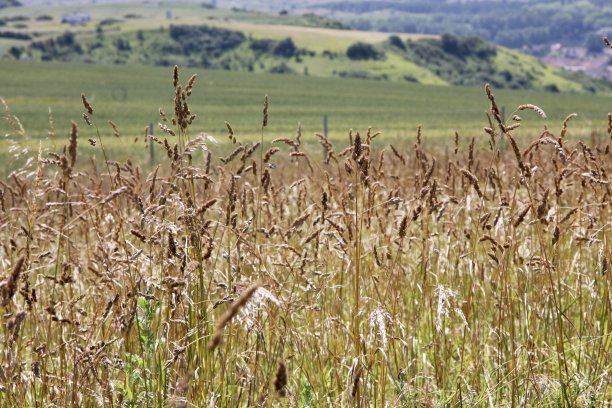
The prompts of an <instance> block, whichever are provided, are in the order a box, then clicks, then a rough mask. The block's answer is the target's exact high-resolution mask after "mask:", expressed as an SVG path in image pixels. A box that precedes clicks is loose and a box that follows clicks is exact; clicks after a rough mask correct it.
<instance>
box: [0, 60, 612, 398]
mask: <svg viewBox="0 0 612 408" xmlns="http://www.w3.org/2000/svg"><path fill="white" fill-rule="evenodd" d="M99 69H101V68H99ZM113 70H115V68H113ZM144 71H145V72H151V71H149V70H144ZM94 73H95V71H94ZM208 75H209V74H208V73H207V74H206V75H203V77H198V78H196V77H195V76H192V77H188V76H183V73H182V72H181V73H179V72H178V70H177V69H176V67H175V70H174V71H173V74H172V77H171V78H170V77H167V72H166V78H163V79H162V81H158V82H154V83H149V84H146V85H145V84H144V83H143V84H142V85H141V86H140V89H145V88H146V89H154V88H155V89H157V90H156V91H154V92H157V93H155V95H158V96H159V97H160V98H161V95H162V94H165V95H166V96H167V97H166V99H165V100H164V101H163V102H160V103H161V104H162V106H164V107H165V108H164V111H163V112H161V113H160V114H159V115H158V116H157V118H155V119H154V120H155V121H156V122H157V121H159V122H160V123H161V124H162V126H161V129H158V130H157V131H156V134H155V136H154V137H148V138H147V139H148V143H154V144H155V145H156V147H157V149H158V151H161V152H163V158H162V157H160V160H159V161H160V163H159V164H158V165H157V166H156V167H155V168H154V169H151V171H149V170H145V168H143V167H142V166H140V163H139V162H138V161H129V160H122V159H121V160H118V159H117V158H116V157H114V152H112V149H110V148H108V149H107V147H111V146H113V144H114V142H113V141H114V140H115V137H114V136H113V134H112V133H113V132H114V130H113V129H112V125H111V128H110V129H111V131H110V134H109V132H108V131H107V130H106V128H107V127H108V126H109V125H108V124H107V122H106V115H110V114H111V113H117V114H119V115H120V119H119V120H118V122H119V121H121V122H120V124H117V126H119V128H121V127H122V126H135V128H138V126H140V125H138V126H137V125H129V123H130V118H129V115H130V114H131V113H130V112H131V110H132V108H133V107H134V106H135V102H130V103H129V104H126V105H125V106H124V108H123V109H122V110H123V115H124V116H121V114H122V113H121V112H119V110H112V109H115V108H109V107H108V106H105V104H106V103H107V102H108V99H103V98H102V97H99V98H95V99H94V98H91V97H88V95H90V96H91V94H90V93H89V92H88V88H87V85H88V84H89V83H91V84H93V83H94V82H95V80H92V79H88V77H87V75H86V74H85V73H84V72H83V74H82V76H81V77H80V78H82V79H80V80H79V79H78V78H73V79H75V82H76V83H79V84H82V85H83V92H84V95H83V96H82V99H81V98H80V97H79V96H78V94H77V97H76V98H77V102H78V105H77V104H76V103H75V102H74V100H72V99H74V98H73V97H72V96H71V95H70V94H66V95H65V96H64V99H63V100H66V101H67V100H69V99H70V98H71V97H72V99H70V102H69V104H68V105H66V106H67V107H68V108H70V109H72V110H73V112H72V115H73V117H79V116H80V113H79V112H81V113H83V118H84V120H80V121H79V122H78V123H77V122H73V123H72V125H71V129H70V132H69V134H68V135H64V134H62V133H60V132H57V134H56V135H55V140H54V143H55V145H56V148H55V150H54V151H45V150H43V149H42V148H41V150H40V153H39V154H38V155H36V154H34V155H32V153H27V152H26V153H23V154H21V153H19V152H17V151H15V152H13V154H14V155H17V156H19V155H25V156H27V157H25V158H23V160H21V161H17V162H19V163H25V164H23V165H22V167H21V168H19V169H17V170H14V171H12V172H11V174H10V175H9V176H7V177H4V178H3V179H2V181H0V226H1V228H0V272H1V276H2V281H1V282H0V296H1V300H2V307H3V317H2V319H3V324H2V329H1V330H2V331H3V336H2V337H1V338H0V350H1V357H0V364H1V370H0V380H1V388H0V405H2V406H40V407H55V406H57V407H68V406H83V407H97V406H101V407H102V406H104V407H131V406H134V407H135V406H153V407H166V406H172V407H199V406H209V407H213V406H218V407H237V406H279V407H281V406H286V407H294V406H300V407H326V406H359V407H387V406H389V407H414V406H422V407H430V406H441V407H442V406H444V407H446V406H483V407H496V406H560V407H562V406H567V407H570V406H571V407H600V406H606V404H609V401H610V400H611V399H612V389H611V387H610V383H611V381H610V379H611V378H610V370H611V369H612V364H611V361H612V359H611V358H610V351H611V350H610V343H611V340H612V336H611V334H610V323H611V319H610V306H611V304H610V284H611V272H610V262H611V257H612V249H611V247H610V239H611V234H610V220H611V217H610V215H611V211H610V205H609V201H610V184H609V177H608V174H610V172H612V166H611V164H612V161H611V160H610V143H611V140H612V115H611V114H608V115H607V117H606V115H600V117H598V118H597V119H598V121H599V123H597V124H596V125H594V126H593V129H601V130H600V131H599V133H597V132H595V134H594V136H593V137H582V138H579V137H577V136H579V135H580V134H581V133H580V132H576V133H575V134H574V135H573V136H574V137H572V138H570V136H569V135H571V134H572V132H573V131H574V130H573V129H574V128H573V126H574V124H575V123H578V119H579V118H580V117H576V118H575V117H574V115H569V116H567V117H565V118H561V119H560V120H555V123H554V124H553V123H552V121H550V126H549V127H548V129H547V130H546V129H544V130H542V128H541V125H537V126H538V127H540V130H539V131H538V132H537V133H536V132H535V131H534V130H533V129H535V128H536V125H534V123H538V122H537V121H541V120H543V119H544V118H547V114H548V115H550V114H551V113H550V112H548V111H547V112H545V111H544V110H543V109H542V108H541V107H540V106H539V105H533V104H530V103H531V102H533V100H529V99H528V97H529V96H531V95H532V94H529V93H523V94H520V96H523V97H525V100H523V101H520V102H519V103H516V99H515V98H517V96H519V94H517V93H501V92H500V93H499V94H498V93H497V92H495V95H494V93H493V92H494V90H491V88H490V87H489V86H488V85H487V87H486V88H485V90H478V91H476V90H474V91H471V90H470V91H467V92H465V94H467V93H470V92H473V96H474V101H471V100H470V101H469V102H466V105H468V106H472V105H470V104H472V103H474V105H473V106H474V110H476V111H477V112H475V113H474V114H473V115H474V116H471V117H470V118H465V119H464V121H465V122H461V121H459V122H458V124H457V126H460V123H467V121H468V120H474V118H476V120H478V118H480V120H479V122H478V123H480V129H483V126H484V130H481V133H482V134H479V136H478V137H466V136H462V135H461V134H460V133H457V134H455V135H452V133H451V134H449V135H448V136H447V137H446V138H445V139H443V141H440V140H441V139H438V142H436V143H430V142H429V139H426V138H425V137H424V136H423V134H422V132H423V131H422V129H421V128H419V129H418V130H415V131H414V132H413V134H412V135H411V136H410V141H411V142H414V143H406V140H405V139H404V140H403V141H402V140H398V139H393V138H386V136H385V135H382V134H379V133H378V132H377V131H376V128H372V129H370V128H368V127H367V125H365V126H362V125H363V123H364V122H363V121H365V120H367V118H364V119H362V121H361V122H358V123H359V124H360V127H359V128H358V129H357V128H355V130H352V131H350V132H348V131H347V132H346V133H345V134H344V135H343V136H342V137H341V136H335V137H333V138H330V137H325V136H323V135H318V136H312V132H313V131H312V129H311V131H310V133H309V134H308V135H307V134H306V133H305V132H304V130H303V129H301V128H299V127H298V128H297V129H293V130H292V131H291V132H289V130H287V129H286V126H289V124H290V120H289V119H288V118H289V117H290V113H291V112H290V110H289V109H287V107H286V106H283V104H282V103H281V102H280V100H281V99H282V98H281V97H280V96H279V97H278V100H279V102H278V103H279V105H278V106H277V105H275V102H274V101H275V100H277V99H276V98H269V97H268V96H265V97H264V93H263V92H262V93H261V94H260V95H259V98H258V100H257V101H255V100H254V99H255V97H254V96H253V95H250V94H249V96H248V98H247V97H245V102H244V104H243V105H238V106H230V107H229V108H228V109H229V111H228V112H236V111H239V110H241V109H242V107H243V106H247V105H249V110H248V112H252V111H257V116H256V117H252V116H251V115H250V114H249V115H247V114H244V113H242V114H241V113H239V112H238V113H235V115H236V117H237V118H240V119H239V120H237V122H239V123H245V124H244V126H247V125H246V122H247V119H249V120H252V123H251V124H249V125H248V126H250V128H249V129H253V128H258V129H259V134H258V135H256V136H255V135H254V132H253V131H249V132H245V133H246V134H248V137H246V136H245V135H243V134H241V133H240V132H238V131H236V130H235V128H234V126H233V125H234V122H233V119H232V118H233V117H232V116H231V115H229V114H228V116H227V119H228V120H229V123H227V124H224V126H225V130H224V132H221V130H220V129H219V130H218V131H216V134H215V137H216V139H217V142H216V143H215V142H213V140H212V139H211V138H210V136H209V135H207V134H205V133H201V130H200V129H199V128H200V126H203V125H202V124H201V120H203V121H204V122H206V123H209V121H210V122H212V121H213V119H212V117H213V115H212V114H211V113H210V112H211V111H210V110H206V109H205V110H204V111H203V112H200V111H199V110H198V109H196V106H197V108H200V107H204V106H205V105H204V102H200V103H202V105H197V104H193V105H192V100H197V98H201V99H200V101H206V102H205V103H206V104H208V105H206V106H213V105H214V106H219V105H220V104H216V103H214V102H213V101H214V99H215V98H217V97H218V98H223V97H227V94H228V93H223V92H222V89H221V88H214V86H215V83H216V82H215V81H210V77H208V78H207V76H208ZM213 75H214V74H212V73H211V74H210V76H213ZM145 78H146V77H145ZM216 78H222V76H220V75H219V76H218V77H216ZM137 80H140V79H137ZM79 81H82V82H79ZM207 81H210V82H207ZM296 81H297V79H296ZM304 81H306V80H305V79H304ZM170 84H173V87H171V86H170ZM348 84H351V83H350V82H348ZM375 85H376V86H379V84H375ZM381 85H382V84H381ZM91 86H93V85H91ZM217 86H218V85H217ZM269 86H270V89H271V91H270V92H272V91H276V90H277V88H276V87H275V85H274V84H273V83H271V84H269ZM347 86H348V85H347ZM364 86H369V84H364ZM58 87H61V86H60V85H58ZM211 88H212V89H216V91H214V92H216V93H214V94H213V91H212V90H211ZM432 89H434V88H432ZM258 90H259V89H257V90H253V92H252V93H253V94H255V93H256V92H257V91H258ZM170 91H171V92H170ZM29 92H31V93H32V94H31V95H26V97H27V98H32V99H33V100H34V101H36V104H39V105H38V106H40V104H41V103H47V102H48V101H44V102H41V101H38V100H37V99H36V94H35V93H34V91H33V90H31V91H29ZM71 92H72V91H71ZM142 92H145V91H144V90H143V91H142ZM151 92H153V91H151ZM228 92H229V91H228ZM235 92H238V91H235ZM279 92H280V91H279ZM330 92H332V91H330ZM440 92H442V90H440ZM432 93H433V94H434V95H435V92H434V91H432ZM288 94H289V92H288V93H287V94H284V93H281V95H288ZM101 95H102V94H101ZM143 95H147V94H144V93H143ZM337 95H343V96H342V97H343V98H347V100H350V99H351V98H350V97H349V96H344V95H345V93H344V90H342V91H340V92H337ZM538 95H539V94H533V96H536V97H537V96H538ZM506 96H508V99H507V100H505V99H504V97H506ZM287 97H288V96H287ZM576 98H578V97H576ZM136 99H138V101H139V104H140V105H142V106H144V107H148V108H150V110H152V111H153V112H157V108H158V104H157V100H150V99H147V98H136ZM559 99H562V100H565V99H563V97H560V98H559ZM577 100H579V98H578V99H577ZM548 101H551V100H548ZM15 102H17V101H15V100H12V101H11V103H10V104H9V105H14V104H15ZM247 102H248V103H247ZM363 102H364V103H367V99H366V100H364V101H363ZM321 103H322V104H330V103H332V102H330V101H326V100H322V101H321ZM251 105H252V106H251ZM502 105H503V106H505V107H506V115H505V116H504V117H502V114H501V108H500V106H502ZM562 105H563V104H562V103H561V102H559V103H558V105H554V106H557V108H556V109H561V106H562ZM22 106H25V103H24V105H22ZM307 106H317V105H316V104H311V105H307ZM478 107H482V109H480V111H478V109H479V108H478ZM608 107H609V106H608ZM584 108H585V109H586V110H587V111H588V109H589V108H588V105H586V104H585V106H584ZM31 109H34V108H31ZM141 109H144V108H141ZM598 109H601V107H599V108H598ZM16 110H17V109H15V111H16ZM244 110H246V108H245V109H244ZM485 110H486V115H485V114H484V111H485ZM135 112H137V114H139V113H138V112H141V111H138V110H135ZM277 112H278V113H277ZM195 113H198V114H201V115H202V116H203V119H200V118H199V117H198V118H195V119H194V117H193V115H194V114H195ZM366 113H367V112H361V113H360V114H361V115H363V116H366ZM567 113H570V112H567ZM579 113H580V111H579ZM218 114H219V112H215V116H214V117H215V118H218V116H217V115H218ZM101 115H102V116H101ZM440 115H444V112H443V111H441V112H440ZM553 115H555V116H554V117H555V118H556V117H557V116H558V115H559V113H558V112H556V113H553ZM6 116H7V119H8V120H7V123H8V126H9V128H10V129H11V131H12V132H13V133H16V134H19V133H20V132H21V130H20V129H21V126H23V123H22V124H21V125H20V123H19V122H18V120H17V119H15V117H14V116H12V114H11V111H7V112H6ZM28 116H29V113H28V114H26V115H22V119H23V120H22V121H23V122H24V123H25V122H26V120H27V118H28ZM297 116H299V115H298V113H296V114H295V116H294V121H295V122H297V120H299V118H298V117H297ZM373 117H375V118H382V116H375V115H373ZM423 117H425V119H427V114H426V113H424V114H423ZM487 118H488V119H487ZM214 120H221V121H222V120H223V119H214ZM275 120H278V121H279V122H280V123H281V124H278V123H275V122H274V121H275ZM448 120H451V121H452V120H453V119H452V118H451V119H448ZM242 121H243V122H242ZM383 122H384V119H383ZM523 122H524V123H525V124H526V125H527V126H526V127H523V125H522V124H523ZM221 123H222V124H223V122H221ZM547 123H548V122H547ZM383 124H386V123H383ZM214 126H218V125H217V124H215V125H214ZM473 126H476V124H474V125H473ZM26 129H27V126H26ZM272 129H282V130H283V131H282V132H280V131H272ZM530 129H531V130H530ZM134 132H136V130H134ZM138 133H139V134H140V133H142V132H140V131H138ZM23 137H25V136H23ZM140 137H141V140H140V142H139V144H138V146H140V147H141V148H142V145H143V140H142V139H143V138H144V134H140ZM313 137H316V141H317V143H318V144H319V147H318V148H317V149H316V150H315V149H313V148H312V146H310V147H309V146H308V144H311V145H312V144H314V143H313V142H312V141H309V142H306V140H309V139H312V138H313ZM88 139H89V140H88ZM130 140H131V137H130ZM221 140H222V141H223V143H220V142H221ZM131 143H133V142H131ZM48 146H50V145H47V147H45V149H47V148H48ZM115 146H116V145H115ZM85 147H86V148H85ZM91 151H96V152H97V154H96V156H95V157H96V159H94V160H92V159H91V154H90V153H89V152H91ZM321 151H323V152H324V154H323V155H322V154H321ZM322 156H323V157H322ZM28 157H29V158H30V160H27V158H28Z"/></svg>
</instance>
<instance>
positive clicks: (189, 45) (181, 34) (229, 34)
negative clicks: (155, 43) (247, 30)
mask: <svg viewBox="0 0 612 408" xmlns="http://www.w3.org/2000/svg"><path fill="white" fill-rule="evenodd" d="M170 37H171V38H172V39H173V40H174V41H175V43H176V44H177V45H178V46H180V49H181V52H182V54H184V55H191V54H206V55H210V56H212V57H218V56H220V55H221V54H223V53H225V52H227V51H230V50H232V49H234V48H236V47H238V46H239V45H240V44H241V43H242V42H243V41H244V40H245V35H244V34H243V33H241V32H239V31H232V30H226V29H223V28H217V27H210V26H206V25H198V26H177V25H173V26H171V27H170Z"/></svg>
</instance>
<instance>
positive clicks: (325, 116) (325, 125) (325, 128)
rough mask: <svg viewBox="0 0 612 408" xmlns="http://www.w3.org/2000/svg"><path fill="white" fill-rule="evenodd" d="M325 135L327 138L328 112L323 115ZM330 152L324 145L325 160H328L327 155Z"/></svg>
mask: <svg viewBox="0 0 612 408" xmlns="http://www.w3.org/2000/svg"><path fill="white" fill-rule="evenodd" d="M323 136H325V138H326V139H327V114H325V115H323ZM327 155H328V152H327V149H325V147H323V160H324V161H325V162H327V159H328V157H327Z"/></svg>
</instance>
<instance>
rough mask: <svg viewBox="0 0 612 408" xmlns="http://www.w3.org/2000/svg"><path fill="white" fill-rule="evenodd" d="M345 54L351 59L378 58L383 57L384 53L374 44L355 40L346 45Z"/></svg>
mask: <svg viewBox="0 0 612 408" xmlns="http://www.w3.org/2000/svg"><path fill="white" fill-rule="evenodd" d="M346 55H347V57H349V58H350V59H352V60H378V59H382V58H383V57H384V53H382V52H381V51H379V50H377V49H376V47H375V46H374V45H372V44H368V43H364V42H356V43H355V44H353V45H351V46H350V47H348V49H347V50H346Z"/></svg>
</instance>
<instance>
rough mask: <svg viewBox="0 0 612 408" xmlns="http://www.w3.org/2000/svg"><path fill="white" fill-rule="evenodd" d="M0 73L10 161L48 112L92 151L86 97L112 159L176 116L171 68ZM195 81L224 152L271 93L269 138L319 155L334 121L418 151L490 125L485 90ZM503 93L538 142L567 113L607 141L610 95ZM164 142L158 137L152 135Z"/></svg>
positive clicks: (214, 77)
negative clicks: (297, 140) (13, 122)
mask: <svg viewBox="0 0 612 408" xmlns="http://www.w3.org/2000/svg"><path fill="white" fill-rule="evenodd" d="M0 70H1V71H2V74H3V75H2V76H1V77H0V96H1V97H2V98H4V99H5V100H6V102H7V104H8V105H9V107H10V109H11V110H12V112H13V113H14V114H15V115H16V116H17V117H18V118H19V119H20V121H21V122H22V124H23V127H24V128H25V130H26V134H27V138H22V137H19V136H13V137H10V138H6V137H5V138H4V140H3V141H2V142H1V143H2V144H0V147H1V152H2V153H1V154H2V155H3V156H5V157H6V155H7V154H8V153H7V146H8V140H9V139H10V140H16V141H19V142H25V145H26V146H29V147H30V148H38V142H37V140H39V139H46V138H47V132H48V130H49V122H48V111H49V108H51V111H52V112H53V117H54V121H55V130H56V137H57V140H56V141H55V142H54V143H56V144H57V145H59V146H61V145H62V144H63V143H64V140H67V136H68V132H69V130H70V121H71V120H76V121H77V123H79V125H80V136H81V138H82V140H83V144H86V143H85V140H86V139H87V138H89V137H94V136H95V132H94V130H93V129H92V128H88V127H87V126H86V125H85V123H84V121H83V120H82V118H81V112H82V111H83V108H82V105H81V99H80V95H81V93H82V92H83V93H85V94H86V95H87V96H88V98H89V99H90V100H91V101H92V103H93V105H94V108H95V109H96V113H95V120H96V123H97V124H98V126H99V128H100V131H101V133H102V136H103V137H106V140H107V142H106V143H107V145H108V148H109V149H110V150H111V151H113V150H116V151H115V152H114V153H115V155H113V156H112V157H114V158H116V159H123V158H126V157H144V155H145V151H144V148H142V146H141V144H138V145H137V147H135V146H133V140H134V138H135V137H137V136H140V141H141V143H142V135H143V132H144V127H145V126H147V125H148V124H149V123H154V124H157V123H158V122H159V115H158V108H159V107H162V108H164V109H165V110H166V111H169V113H171V112H170V111H171V109H173V105H172V100H173V90H172V84H171V83H170V82H171V81H170V80H169V79H168V78H169V75H170V68H153V67H143V66H106V65H82V64H61V63H25V62H8V61H4V62H1V63H0ZM191 73H197V74H198V82H197V84H196V87H195V91H194V95H193V96H192V102H191V107H192V111H193V112H195V113H196V114H198V119H197V120H196V121H195V123H194V127H193V130H192V131H194V132H196V133H199V132H206V133H208V134H210V135H213V136H215V137H216V138H217V139H218V140H219V141H220V143H221V144H223V143H225V140H226V138H225V134H226V133H227V131H226V129H225V125H224V122H225V121H228V122H230V123H231V124H232V126H233V127H234V129H235V131H236V134H237V135H238V139H239V140H242V141H250V140H254V139H256V138H257V137H258V134H259V130H260V125H261V110H262V101H263V97H264V95H265V94H268V95H269V96H270V101H271V113H270V126H269V129H268V130H267V131H266V137H268V138H270V139H272V138H277V137H286V136H291V135H293V134H294V132H295V129H296V127H297V123H298V122H301V124H302V129H303V135H304V139H305V141H306V143H311V144H312V145H313V146H315V145H316V138H315V137H314V134H315V133H317V132H322V126H323V125H322V123H323V116H324V115H328V123H329V132H330V133H329V134H330V137H332V138H335V139H338V138H342V137H346V135H347V132H348V130H349V129H351V128H353V129H355V130H358V131H361V132H365V131H366V129H367V128H368V126H372V127H373V128H374V129H375V130H378V131H381V132H382V133H383V137H384V139H385V141H387V142H389V141H393V142H394V143H401V141H405V142H412V141H413V140H414V135H415V129H416V127H417V126H418V125H419V124H421V125H422V126H423V134H424V138H425V141H426V142H429V141H433V143H436V144H444V143H446V141H450V140H451V138H452V135H453V134H454V131H458V132H459V134H460V135H461V136H462V137H463V138H471V137H473V136H475V137H477V138H480V140H481V141H482V143H483V146H484V145H486V140H487V139H486V137H485V135H484V132H483V131H482V126H484V125H486V123H487V122H486V117H485V114H484V112H485V110H486V109H487V103H486V99H485V98H483V90H482V88H466V87H448V86H424V85H418V84H398V83H390V82H382V81H363V80H350V79H339V78H313V77H304V76H290V75H270V74H249V73H240V72H226V71H206V70H191V69H183V70H182V75H183V76H187V75H190V74H191ZM183 79H184V80H186V78H183ZM497 93H498V94H499V97H500V100H502V101H504V103H505V110H506V114H510V113H511V112H512V111H513V110H514V109H515V107H516V106H517V105H519V104H521V103H533V104H536V105H538V106H541V107H542V108H543V109H544V110H545V111H546V113H547V115H548V120H542V119H540V118H539V117H537V115H535V114H534V113H533V112H524V113H523V115H522V116H523V118H524V121H523V126H524V127H528V128H530V129H532V130H533V133H532V134H533V135H535V134H536V133H537V132H538V131H540V130H541V129H543V127H544V126H545V125H547V124H548V123H550V126H551V127H552V128H556V127H558V126H559V124H560V122H561V121H562V120H563V118H564V117H565V116H566V115H567V114H569V113H571V112H577V113H578V114H579V115H578V117H577V118H575V119H574V120H573V121H572V126H571V127H570V132H569V136H577V135H579V136H588V135H590V134H591V132H595V133H596V134H598V133H599V134H603V133H605V129H606V126H607V121H606V115H607V113H608V111H609V109H610V106H612V98H611V97H605V96H587V95H563V94H551V93H536V92H527V91H501V90H500V91H497ZM109 119H110V120H113V121H114V122H115V123H116V124H117V125H118V127H119V129H120V131H121V134H122V137H121V138H120V139H114V138H112V139H111V137H112V135H113V132H112V129H111V127H110V126H109V125H108V124H107V120H109ZM0 132H1V133H2V134H3V135H4V134H10V133H12V131H11V129H10V127H9V125H8V122H7V121H4V120H3V121H2V122H1V123H0ZM159 133H160V132H159V130H158V131H157V133H156V134H159ZM44 146H46V142H45V145H44ZM127 146H130V149H126V147H127ZM3 161H4V162H5V163H8V162H6V160H5V159H3ZM4 167H5V169H6V168H7V167H9V165H7V164H5V165H4ZM5 171H6V170H5Z"/></svg>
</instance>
